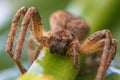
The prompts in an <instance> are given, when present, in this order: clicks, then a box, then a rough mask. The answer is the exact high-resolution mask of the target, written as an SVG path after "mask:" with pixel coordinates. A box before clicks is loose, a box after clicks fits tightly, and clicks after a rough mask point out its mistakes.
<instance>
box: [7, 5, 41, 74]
mask: <svg viewBox="0 0 120 80" xmlns="http://www.w3.org/2000/svg"><path fill="white" fill-rule="evenodd" d="M26 11H27V12H26ZM23 13H24V14H25V16H24V17H23V20H22V26H21V31H20V34H19V39H18V44H17V46H16V49H15V54H14V55H13V53H12V45H13V40H14V36H15V33H16V30H17V28H16V27H17V25H18V22H19V18H20V16H21V15H22V14H23ZM28 25H30V30H31V32H32V34H33V36H34V37H35V39H36V40H37V41H38V42H41V40H42V23H41V17H40V15H39V13H38V11H37V9H35V8H34V7H31V8H29V9H28V10H26V8H24V7H23V8H21V9H20V10H18V12H17V13H16V16H15V17H14V18H13V23H12V28H11V32H10V34H9V38H8V43H7V47H6V50H7V52H8V54H9V55H10V56H11V57H12V59H13V60H14V61H15V63H16V64H17V65H18V67H19V69H20V71H21V72H22V73H24V72H26V70H25V69H24V68H23V66H22V65H21V63H20V57H21V52H22V48H23V43H24V39H25V35H26V31H27V28H28Z"/></svg>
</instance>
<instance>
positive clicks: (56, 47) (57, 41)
mask: <svg viewBox="0 0 120 80" xmlns="http://www.w3.org/2000/svg"><path fill="white" fill-rule="evenodd" d="M73 39H74V35H72V34H71V33H70V31H68V30H64V29H63V30H59V31H57V32H55V33H54V34H53V35H51V36H50V52H51V53H56V54H60V55H65V54H66V51H67V47H68V45H69V44H70V42H71V41H73Z"/></svg>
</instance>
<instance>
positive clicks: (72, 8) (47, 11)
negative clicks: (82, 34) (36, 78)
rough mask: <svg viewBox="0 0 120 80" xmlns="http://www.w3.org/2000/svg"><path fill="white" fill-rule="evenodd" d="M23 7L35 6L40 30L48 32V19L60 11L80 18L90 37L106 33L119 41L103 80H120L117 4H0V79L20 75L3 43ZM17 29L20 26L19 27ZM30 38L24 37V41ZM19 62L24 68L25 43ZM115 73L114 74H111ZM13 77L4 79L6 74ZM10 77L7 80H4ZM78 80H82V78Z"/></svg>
mask: <svg viewBox="0 0 120 80" xmlns="http://www.w3.org/2000/svg"><path fill="white" fill-rule="evenodd" d="M22 6H26V7H28V8H29V7H31V6H34V7H36V8H37V9H38V11H39V13H40V15H41V16H42V21H43V27H44V28H45V29H46V30H49V29H50V26H49V17H50V15H51V14H52V13H53V12H54V11H56V10H59V9H62V10H65V11H68V12H70V13H72V14H74V15H77V16H79V17H82V18H83V19H85V20H86V21H87V23H88V24H89V25H90V27H91V28H90V29H91V31H90V34H92V33H93V32H95V31H97V30H102V29H109V30H110V31H111V33H112V35H113V38H115V39H117V40H118V51H117V55H116V57H115V59H114V61H113V63H112V64H111V68H109V70H108V73H110V75H111V77H109V76H110V75H108V76H107V77H106V80H120V76H119V74H120V71H119V69H120V45H119V43H120V0H64V1H61V0H22V1H20V0H0V77H1V78H2V80H10V79H11V80H12V79H15V77H17V76H19V75H20V72H19V71H18V69H17V68H16V66H15V64H14V62H13V61H12V60H11V59H10V57H9V56H8V55H7V53H6V51H5V46H6V40H7V38H8V34H9V31H10V25H11V21H12V17H13V16H14V15H15V13H16V11H17V10H18V9H19V8H21V7H22ZM19 26H20V25H19ZM19 30H20V28H18V33H17V35H16V37H15V43H14V47H15V45H16V44H17V40H18V34H19ZM28 36H29V33H28V34H27V37H26V40H27V38H28ZM22 62H23V64H24V66H26V67H27V68H28V67H29V66H30V64H29V62H28V53H27V47H26V41H25V47H24V49H23V54H22ZM113 72H115V74H113ZM9 73H10V74H12V75H6V74H9ZM7 76H8V77H9V79H8V78H7ZM81 80H84V79H82V78H81Z"/></svg>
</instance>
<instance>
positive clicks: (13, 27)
mask: <svg viewBox="0 0 120 80" xmlns="http://www.w3.org/2000/svg"><path fill="white" fill-rule="evenodd" d="M26 11H27V8H26V7H22V8H21V9H19V10H18V11H17V13H16V15H15V16H14V17H13V21H12V25H11V30H10V33H9V37H8V40H7V45H6V51H7V53H8V54H9V56H10V57H11V58H12V59H13V53H14V52H13V51H12V47H13V41H14V36H15V34H16V31H17V27H18V23H19V20H20V17H21V15H25V13H26ZM13 61H15V60H14V59H13ZM15 63H16V64H17V66H18V67H19V69H20V71H21V72H22V73H24V72H26V69H25V68H24V67H23V66H22V65H21V63H20V61H15Z"/></svg>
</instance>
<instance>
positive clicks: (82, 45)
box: [6, 7, 117, 80]
mask: <svg viewBox="0 0 120 80" xmlns="http://www.w3.org/2000/svg"><path fill="white" fill-rule="evenodd" d="M22 14H24V17H23V20H22V26H21V31H20V35H19V39H18V44H17V46H16V50H15V52H13V50H12V46H13V41H14V36H15V34H16V30H17V26H18V22H19V19H20V16H21V15H22ZM50 25H51V30H50V31H49V32H48V33H45V31H43V30H42V22H41V17H40V15H39V13H38V11H37V9H35V8H34V7H31V8H29V9H28V10H27V8H26V7H22V8H21V9H19V10H18V12H17V13H16V15H15V17H14V18H13V22H12V25H11V31H10V34H9V37H8V41H7V45H6V51H7V52H8V54H9V55H10V57H11V58H12V59H13V60H14V61H15V63H16V64H17V66H18V67H19V69H20V71H21V72H22V73H24V72H26V70H25V69H24V67H23V66H22V65H21V63H20V61H19V60H20V57H21V53H22V48H23V43H24V39H25V35H26V31H27V28H28V27H29V28H30V30H31V32H32V37H30V39H29V41H28V46H29V52H30V55H31V56H32V57H31V59H30V60H31V62H33V61H34V60H35V59H36V58H37V57H38V55H39V54H40V51H41V49H42V48H43V47H44V46H45V47H48V48H50V52H51V53H53V54H58V55H64V56H65V55H66V54H68V55H70V56H72V57H73V64H74V67H75V68H77V65H78V63H79V62H78V56H79V54H91V53H94V52H96V53H97V52H101V60H100V66H99V69H98V72H97V76H96V78H95V80H103V79H104V76H105V73H106V70H107V68H108V67H109V65H110V63H111V61H112V60H113V58H114V56H115V54H116V50H117V42H116V40H115V39H112V36H111V33H110V31H109V30H101V31H97V32H95V33H94V34H92V35H91V36H89V37H88V38H87V39H85V36H86V35H87V33H88V32H89V26H88V25H87V23H86V22H85V21H84V20H83V19H80V18H78V17H75V16H73V15H71V14H70V13H67V12H64V11H61V10H59V11H57V12H55V13H53V14H52V16H51V18H50ZM42 31H43V32H42ZM42 33H44V34H42ZM45 34H46V36H44V35H45ZM84 39H85V40H84ZM35 41H37V42H38V48H37V49H36V50H35V51H33V50H34V45H33V43H34V42H35ZM14 53H15V54H14Z"/></svg>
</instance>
